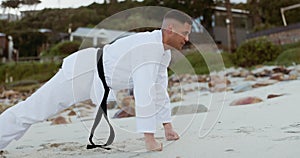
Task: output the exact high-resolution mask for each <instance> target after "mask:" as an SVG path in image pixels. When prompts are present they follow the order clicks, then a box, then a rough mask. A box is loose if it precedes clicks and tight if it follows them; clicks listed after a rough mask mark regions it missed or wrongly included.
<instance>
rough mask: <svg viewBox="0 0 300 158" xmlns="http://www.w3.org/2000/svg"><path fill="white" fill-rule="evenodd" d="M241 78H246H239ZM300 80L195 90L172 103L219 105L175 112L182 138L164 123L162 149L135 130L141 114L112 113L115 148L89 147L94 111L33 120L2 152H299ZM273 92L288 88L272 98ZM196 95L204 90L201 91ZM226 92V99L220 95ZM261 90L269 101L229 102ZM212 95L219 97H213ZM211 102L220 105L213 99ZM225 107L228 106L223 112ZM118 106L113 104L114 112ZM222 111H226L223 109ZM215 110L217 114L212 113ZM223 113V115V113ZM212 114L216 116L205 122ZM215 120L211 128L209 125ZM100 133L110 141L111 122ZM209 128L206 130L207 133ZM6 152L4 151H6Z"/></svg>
mask: <svg viewBox="0 0 300 158" xmlns="http://www.w3.org/2000/svg"><path fill="white" fill-rule="evenodd" d="M238 82H244V81H243V80H239V81H238ZM299 89H300V80H292V81H282V82H278V83H275V84H273V85H270V86H266V87H260V88H254V89H251V90H248V91H245V92H241V93H234V92H233V91H228V92H226V93H222V92H221V93H210V92H201V93H199V92H197V91H191V92H188V93H186V94H185V95H184V96H183V101H181V102H175V103H172V107H175V106H184V105H191V104H202V105H205V106H207V107H208V108H209V107H215V109H214V108H211V109H209V110H208V112H202V113H191V114H184V115H174V116H173V117H172V118H173V125H174V127H175V129H176V130H177V131H178V133H179V134H180V136H181V137H180V139H179V140H178V141H171V142H170V141H166V140H165V138H164V131H163V128H162V126H161V125H158V127H157V134H156V137H157V139H158V140H159V141H161V142H163V144H164V150H163V151H162V152H146V151H145V150H144V142H143V135H142V134H138V133H135V118H134V117H131V118H123V119H112V120H111V121H112V124H113V126H114V129H115V131H116V138H115V141H114V143H113V144H112V145H111V147H112V150H104V149H92V150H87V149H86V148H85V146H86V144H87V143H88V141H87V140H88V136H89V133H88V128H89V127H87V126H90V125H91V124H92V121H93V120H92V119H91V117H83V118H81V119H79V118H77V117H76V116H73V117H70V118H69V119H70V120H71V121H72V123H70V124H64V125H50V124H51V122H42V123H38V124H35V125H33V126H32V127H31V128H30V129H29V131H28V132H27V133H26V134H25V135H24V136H23V137H22V138H21V139H20V140H18V141H14V142H12V143H11V144H10V145H9V146H8V147H7V148H6V149H5V150H4V151H3V152H2V157H8V158H10V157H12V158H17V157H22V158H29V157H39V158H42V157H66V158H68V157H72V158H73V157H75V158H77V157H78V158H81V157H91V158H93V157H95V158H96V157H112V158H118V157H122V158H127V157H128V158H129V157H130V158H134V157H137V158H140V157H142V158H150V157H164V158H167V157H168V158H169V157H170V158H211V157H213V158H217V157H222V158H224V157H230V158H235V157H236V158H241V157H242V158H253V157H272V158H282V157H288V158H298V157H299V155H300V150H299V146H300V105H299V102H300V93H299ZM269 94H285V95H283V96H280V97H277V98H272V99H267V96H268V95H269ZM195 96H198V98H197V97H195ZM222 96H225V98H224V99H222V98H219V97H222ZM247 96H256V97H260V98H261V99H262V100H263V101H262V102H260V103H256V104H250V105H241V106H229V105H230V103H231V102H232V101H234V100H236V99H239V98H242V97H247ZM211 98H214V100H213V101H212V100H211ZM211 103H213V104H215V105H217V106H214V105H211ZM219 110H222V111H221V112H220V113H219ZM115 112H116V110H110V111H109V116H110V117H112V116H113V115H114V113H115ZM218 114H220V115H218ZM212 116H214V117H212ZM218 116H219V117H218ZM207 117H211V118H213V119H212V120H211V122H209V121H207V122H209V123H207V122H206V123H207V124H208V125H209V126H207V124H205V127H203V121H204V120H206V118H207ZM212 125H215V126H214V128H213V129H212V130H211V131H209V127H211V126H212ZM98 129H99V130H97V135H96V136H97V138H99V139H100V141H101V140H102V141H104V140H105V139H106V138H107V133H108V128H107V126H106V124H105V123H101V125H100V126H99V127H98ZM206 132H209V133H208V134H207V135H205V136H203V135H202V134H203V133H206ZM0 157H1V156H0Z"/></svg>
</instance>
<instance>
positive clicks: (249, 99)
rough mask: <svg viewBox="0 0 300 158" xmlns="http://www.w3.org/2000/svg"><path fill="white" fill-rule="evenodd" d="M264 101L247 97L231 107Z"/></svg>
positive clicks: (233, 103)
mask: <svg viewBox="0 0 300 158" xmlns="http://www.w3.org/2000/svg"><path fill="white" fill-rule="evenodd" d="M262 101H263V100H262V99H260V98H258V97H245V98H241V99H238V100H235V101H233V102H232V103H231V104H230V106H237V105H247V104H255V103H259V102H262Z"/></svg>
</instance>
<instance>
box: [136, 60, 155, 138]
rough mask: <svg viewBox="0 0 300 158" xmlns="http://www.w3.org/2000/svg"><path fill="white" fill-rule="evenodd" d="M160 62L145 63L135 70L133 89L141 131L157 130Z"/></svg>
mask: <svg viewBox="0 0 300 158" xmlns="http://www.w3.org/2000/svg"><path fill="white" fill-rule="evenodd" d="M157 77H158V64H155V63H145V64H142V65H141V66H139V67H138V68H136V69H135V70H134V72H133V75H132V79H133V85H134V87H133V90H134V97H135V105H136V108H135V109H136V123H137V124H136V128H137V131H138V132H141V133H155V131H156V106H155V105H156V103H155V101H156V99H155V98H156V88H155V83H156V80H157Z"/></svg>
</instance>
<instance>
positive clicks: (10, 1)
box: [1, 0, 21, 21]
mask: <svg viewBox="0 0 300 158" xmlns="http://www.w3.org/2000/svg"><path fill="white" fill-rule="evenodd" d="M20 4H21V1H20V0H7V1H2V3H1V6H2V7H3V8H8V19H7V20H8V21H10V20H11V19H10V13H9V12H10V9H11V8H12V9H15V10H16V11H17V9H18V8H19V6H20Z"/></svg>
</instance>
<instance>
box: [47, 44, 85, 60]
mask: <svg viewBox="0 0 300 158" xmlns="http://www.w3.org/2000/svg"><path fill="white" fill-rule="evenodd" d="M79 47H80V43H79V42H70V41H66V42H61V43H58V44H57V45H55V46H53V47H52V48H51V49H50V51H49V53H46V52H44V53H43V55H42V56H67V55H69V54H72V53H74V52H76V51H78V49H79Z"/></svg>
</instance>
